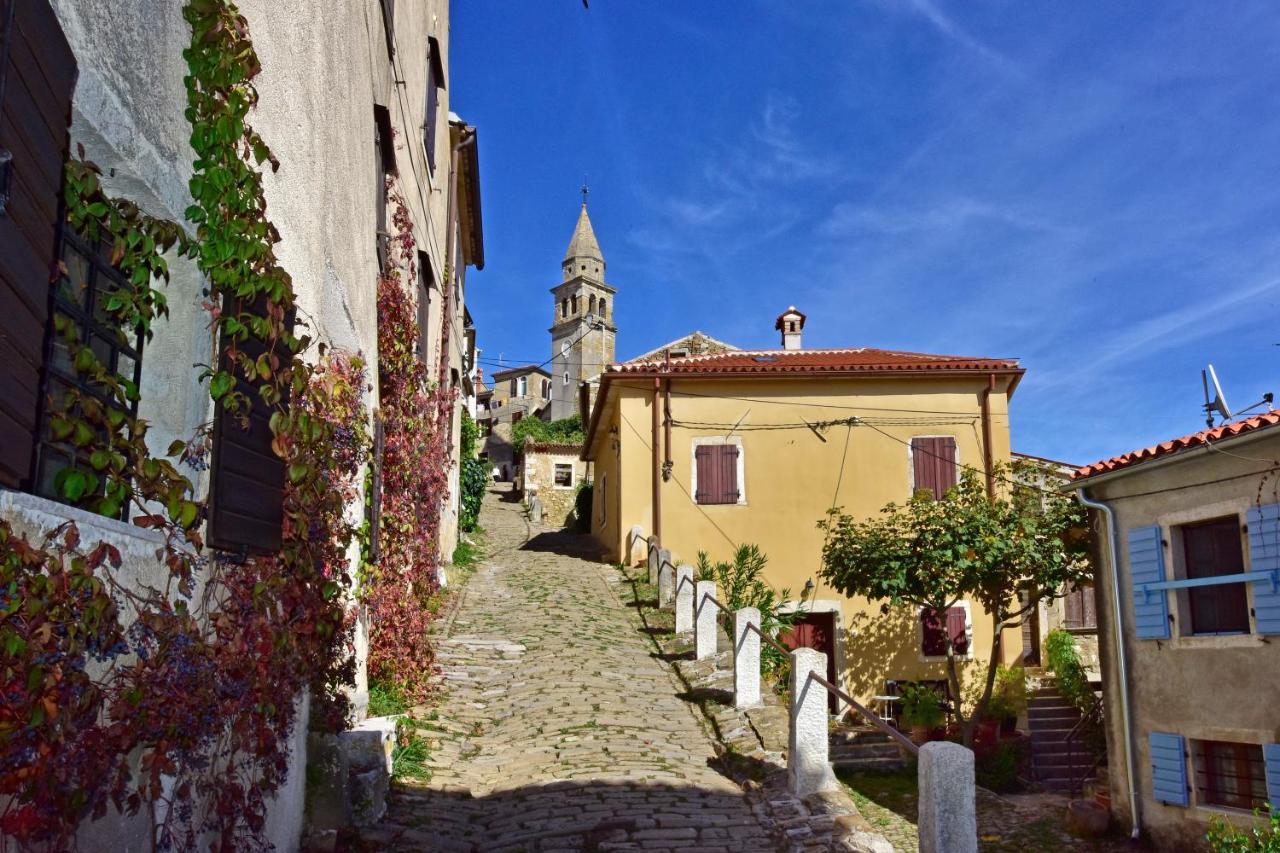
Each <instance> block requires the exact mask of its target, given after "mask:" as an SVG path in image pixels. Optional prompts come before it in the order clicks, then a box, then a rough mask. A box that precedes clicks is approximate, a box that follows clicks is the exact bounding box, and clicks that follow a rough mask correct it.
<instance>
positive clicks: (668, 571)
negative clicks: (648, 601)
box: [658, 548, 676, 607]
mask: <svg viewBox="0 0 1280 853" xmlns="http://www.w3.org/2000/svg"><path fill="white" fill-rule="evenodd" d="M675 591H676V567H675V564H674V563H672V562H671V552H670V551H668V550H667V549H666V548H663V549H662V550H660V551H658V606H659V607H667V606H668V605H670V604H671V602H672V601H673V600H674V598H675Z"/></svg>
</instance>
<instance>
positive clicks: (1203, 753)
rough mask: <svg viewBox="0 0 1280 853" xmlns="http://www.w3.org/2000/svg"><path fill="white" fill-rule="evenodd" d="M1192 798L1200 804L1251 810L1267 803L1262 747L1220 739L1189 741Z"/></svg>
mask: <svg viewBox="0 0 1280 853" xmlns="http://www.w3.org/2000/svg"><path fill="white" fill-rule="evenodd" d="M1192 745H1193V746H1194V748H1195V756H1194V766H1195V780H1196V799H1197V800H1198V802H1199V803H1200V804H1202V805H1211V806H1226V807H1227V808H1232V809H1245V810H1247V811H1252V810H1254V809H1260V808H1262V807H1263V805H1264V804H1265V803H1266V802H1267V777H1266V772H1265V761H1264V759H1263V752H1262V746H1261V745H1259V744H1256V743H1233V742H1230V741H1220V740H1197V741H1192Z"/></svg>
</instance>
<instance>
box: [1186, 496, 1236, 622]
mask: <svg viewBox="0 0 1280 853" xmlns="http://www.w3.org/2000/svg"><path fill="white" fill-rule="evenodd" d="M1182 548H1183V559H1184V562H1183V565H1184V566H1185V568H1186V576H1187V578H1188V579H1189V580H1191V579H1196V578H1212V577H1218V576H1221V575H1238V574H1241V573H1242V572H1243V571H1244V549H1243V545H1242V543H1241V533H1240V522H1239V520H1238V519H1237V518H1236V517H1235V516H1232V517H1230V518H1221V519H1215V520H1214V521H1205V522H1201V523H1199V524H1186V525H1183V526H1182ZM1187 603H1188V605H1189V606H1190V611H1191V612H1190V613H1189V614H1183V615H1184V617H1185V616H1190V619H1189V620H1188V619H1184V623H1189V627H1190V632H1191V633H1192V634H1247V633H1249V601H1248V597H1247V592H1246V591H1245V588H1244V584H1242V583H1222V584H1213V585H1212V586H1200V587H1192V588H1191V589H1188V590H1187ZM1186 630H1187V629H1186V627H1185V624H1184V628H1183V631H1184V632H1185V631H1186Z"/></svg>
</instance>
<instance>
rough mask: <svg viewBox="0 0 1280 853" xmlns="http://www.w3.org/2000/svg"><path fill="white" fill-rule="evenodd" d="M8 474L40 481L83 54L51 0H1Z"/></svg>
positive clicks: (20, 480) (2, 333) (0, 420)
mask: <svg viewBox="0 0 1280 853" xmlns="http://www.w3.org/2000/svg"><path fill="white" fill-rule="evenodd" d="M10 4H16V6H15V7H14V8H13V10H12V11H13V12H14V16H13V24H12V28H11V31H10V32H7V33H4V34H3V36H2V37H3V38H5V39H6V40H7V41H8V45H9V49H8V54H7V56H5V55H4V54H3V53H0V61H3V62H4V63H5V65H4V67H3V68H0V76H3V78H4V79H5V91H4V101H3V104H0V161H4V162H3V163H2V164H0V194H3V195H0V207H2V209H3V213H2V214H0V365H3V368H2V369H0V484H2V485H5V486H8V487H10V488H30V487H31V480H32V476H33V473H34V472H33V469H34V464H33V463H34V460H35V447H36V440H37V431H38V423H39V417H40V408H41V399H40V383H41V376H42V374H43V372H44V366H45V340H46V329H47V327H48V324H49V280H50V272H51V270H52V269H53V267H54V264H55V261H56V258H57V254H58V233H59V224H58V223H59V222H60V220H61V219H62V215H61V205H60V198H61V189H62V167H63V163H64V162H65V161H66V156H67V126H68V124H69V123H70V120H71V95H72V92H73V90H74V89H75V82H76V62H75V57H74V55H72V53H71V48H70V47H69V46H68V44H67V40H66V38H65V37H64V36H63V34H62V29H61V28H60V27H59V25H58V20H57V18H56V17H55V16H54V14H53V9H52V8H51V7H50V5H49V3H48V0H25V2H21V3H18V2H17V0H0V21H4V20H6V19H7V18H8V13H9V12H10Z"/></svg>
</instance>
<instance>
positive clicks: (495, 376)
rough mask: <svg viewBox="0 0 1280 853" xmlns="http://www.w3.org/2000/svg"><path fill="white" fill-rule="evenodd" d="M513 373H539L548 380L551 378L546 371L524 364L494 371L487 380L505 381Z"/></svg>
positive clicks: (533, 365)
mask: <svg viewBox="0 0 1280 853" xmlns="http://www.w3.org/2000/svg"><path fill="white" fill-rule="evenodd" d="M513 373H541V374H542V375H543V376H545V377H547V378H548V379H550V378H551V374H550V373H547V371H545V370H543V369H542V368H541V367H539V366H538V365H536V364H526V365H523V366H521V367H507V368H503V369H502V370H495V371H494V372H493V373H490V374H489V378H490V379H492V380H493V381H495V382H497V381H498V380H499V379H505V378H507V377H508V376H510V375H511V374H513Z"/></svg>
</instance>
